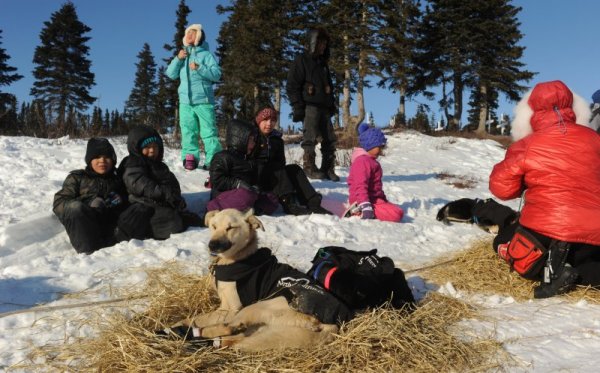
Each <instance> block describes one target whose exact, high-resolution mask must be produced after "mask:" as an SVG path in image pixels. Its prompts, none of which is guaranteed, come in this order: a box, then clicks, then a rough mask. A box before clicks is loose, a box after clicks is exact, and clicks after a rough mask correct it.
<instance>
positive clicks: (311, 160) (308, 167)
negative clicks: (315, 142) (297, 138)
mask: <svg viewBox="0 0 600 373" xmlns="http://www.w3.org/2000/svg"><path fill="white" fill-rule="evenodd" d="M315 158H316V155H315V151H314V150H313V151H309V150H307V149H304V157H303V159H302V160H303V162H304V164H303V166H302V169H303V170H304V173H305V174H306V176H308V177H309V178H311V179H326V178H327V177H326V176H325V174H324V173H323V172H321V171H319V169H318V168H317V165H316V164H315Z"/></svg>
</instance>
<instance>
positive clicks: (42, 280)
mask: <svg viewBox="0 0 600 373" xmlns="http://www.w3.org/2000/svg"><path fill="white" fill-rule="evenodd" d="M51 278H52V277H45V276H33V277H25V278H18V279H15V278H6V279H2V280H0V313H5V312H10V311H16V310H22V309H27V308H31V307H34V306H36V305H38V304H42V303H48V302H51V301H55V300H58V299H60V298H61V296H62V294H64V293H66V292H67V289H64V288H61V287H59V286H55V285H51V284H48V282H47V281H48V280H49V279H51Z"/></svg>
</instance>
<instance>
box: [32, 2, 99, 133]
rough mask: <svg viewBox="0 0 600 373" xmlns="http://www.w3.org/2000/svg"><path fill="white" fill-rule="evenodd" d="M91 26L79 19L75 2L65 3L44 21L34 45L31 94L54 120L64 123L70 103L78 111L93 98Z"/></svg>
mask: <svg viewBox="0 0 600 373" xmlns="http://www.w3.org/2000/svg"><path fill="white" fill-rule="evenodd" d="M90 31H91V28H89V27H88V26H86V25H85V24H83V23H82V22H80V21H79V18H78V16H77V12H76V10H75V6H74V5H73V3H71V2H67V3H65V4H64V5H63V6H62V7H61V8H60V9H59V10H58V11H57V12H54V13H52V15H51V17H50V21H46V22H44V28H43V29H42V31H41V33H40V45H38V46H37V47H36V48H35V53H34V57H33V63H34V64H35V65H37V66H36V67H35V69H34V70H33V76H34V78H35V79H36V80H35V82H34V83H33V87H32V88H31V92H30V93H31V95H32V96H34V97H35V98H36V99H38V100H39V102H40V103H41V104H42V105H43V106H44V107H45V108H46V109H47V110H48V112H49V113H51V114H53V115H54V116H55V118H56V122H57V124H58V125H59V126H60V127H62V126H64V124H65V115H66V113H67V110H68V109H69V107H72V108H73V109H74V110H75V111H77V112H81V111H83V110H85V109H87V108H88V106H89V105H90V104H92V103H93V102H94V101H95V98H94V97H92V96H90V92H89V91H90V89H91V87H92V86H93V85H94V84H95V83H94V74H93V73H92V72H91V71H90V68H91V62H90V60H89V59H88V54H89V47H88V46H87V45H86V43H87V42H88V41H89V40H90V38H89V37H87V36H85V34H87V33H88V32H90Z"/></svg>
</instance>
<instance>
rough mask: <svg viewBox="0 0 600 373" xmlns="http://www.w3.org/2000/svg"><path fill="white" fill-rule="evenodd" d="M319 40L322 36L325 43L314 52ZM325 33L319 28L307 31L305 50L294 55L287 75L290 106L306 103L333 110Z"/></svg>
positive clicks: (328, 41) (326, 36) (302, 105)
mask: <svg viewBox="0 0 600 373" xmlns="http://www.w3.org/2000/svg"><path fill="white" fill-rule="evenodd" d="M319 40H326V41H327V47H326V48H325V51H324V53H323V55H321V56H318V55H317V50H316V49H317V45H318V41H319ZM329 44H330V40H329V35H327V33H326V32H325V30H322V29H314V30H311V31H310V32H309V33H308V47H307V49H306V51H305V52H304V53H302V54H300V55H298V56H297V57H296V59H295V60H294V63H293V64H292V66H291V68H290V70H289V72H288V79H287V85H286V90H287V95H288V97H289V99H290V105H291V106H292V107H293V108H304V107H306V105H313V106H318V107H320V108H323V109H327V110H329V112H330V114H333V112H334V110H335V105H334V102H335V101H334V97H333V83H332V81H331V72H330V71H329V66H328V64H327V61H328V60H329V54H330V50H329Z"/></svg>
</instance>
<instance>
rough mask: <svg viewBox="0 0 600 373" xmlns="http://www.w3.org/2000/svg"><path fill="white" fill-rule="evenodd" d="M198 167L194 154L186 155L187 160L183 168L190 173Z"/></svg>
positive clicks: (184, 161)
mask: <svg viewBox="0 0 600 373" xmlns="http://www.w3.org/2000/svg"><path fill="white" fill-rule="evenodd" d="M197 167H198V162H197V161H196V158H194V155H193V154H186V155H185V159H184V160H183V168H185V169H186V170H188V171H193V170H195V169H196V168H197Z"/></svg>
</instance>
